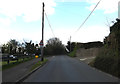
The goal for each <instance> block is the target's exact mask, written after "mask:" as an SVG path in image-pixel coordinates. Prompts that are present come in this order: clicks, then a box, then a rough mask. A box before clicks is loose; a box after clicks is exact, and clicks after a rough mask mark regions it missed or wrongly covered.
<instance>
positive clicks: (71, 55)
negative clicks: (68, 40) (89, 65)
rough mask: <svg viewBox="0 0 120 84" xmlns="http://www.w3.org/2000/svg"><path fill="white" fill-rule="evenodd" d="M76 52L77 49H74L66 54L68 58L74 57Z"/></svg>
mask: <svg viewBox="0 0 120 84" xmlns="http://www.w3.org/2000/svg"><path fill="white" fill-rule="evenodd" d="M76 50H77V47H75V48H74V50H73V51H72V52H70V53H69V54H68V56H70V57H76Z"/></svg>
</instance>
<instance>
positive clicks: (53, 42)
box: [44, 38, 65, 55]
mask: <svg viewBox="0 0 120 84" xmlns="http://www.w3.org/2000/svg"><path fill="white" fill-rule="evenodd" d="M64 53H65V47H64V45H63V44H62V42H61V41H60V40H59V38H51V39H49V40H48V41H47V45H46V46H45V48H44V54H45V55H59V54H64Z"/></svg>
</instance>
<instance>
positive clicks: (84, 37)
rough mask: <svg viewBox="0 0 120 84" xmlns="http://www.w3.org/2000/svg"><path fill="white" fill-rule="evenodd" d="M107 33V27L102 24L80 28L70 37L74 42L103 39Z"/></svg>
mask: <svg viewBox="0 0 120 84" xmlns="http://www.w3.org/2000/svg"><path fill="white" fill-rule="evenodd" d="M108 35H109V28H106V27H104V26H98V25H96V26H89V27H86V28H81V29H80V30H79V31H78V32H77V33H76V34H74V35H73V37H72V38H74V39H73V41H75V42H91V41H103V39H104V38H105V37H106V36H108Z"/></svg>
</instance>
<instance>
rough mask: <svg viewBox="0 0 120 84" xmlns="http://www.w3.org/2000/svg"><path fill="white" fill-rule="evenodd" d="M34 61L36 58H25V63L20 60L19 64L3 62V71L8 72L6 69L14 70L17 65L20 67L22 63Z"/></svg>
mask: <svg viewBox="0 0 120 84" xmlns="http://www.w3.org/2000/svg"><path fill="white" fill-rule="evenodd" d="M32 59H34V58H25V59H24V61H23V60H21V59H20V60H18V62H16V61H10V63H9V64H6V63H5V62H4V61H3V62H2V71H3V70H6V69H9V68H12V67H15V66H17V65H19V64H21V63H24V62H27V61H30V60H32Z"/></svg>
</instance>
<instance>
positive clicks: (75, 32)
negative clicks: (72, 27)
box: [75, 0, 101, 33]
mask: <svg viewBox="0 0 120 84" xmlns="http://www.w3.org/2000/svg"><path fill="white" fill-rule="evenodd" d="M100 1H101V0H100ZM100 1H99V2H98V3H97V4H96V6H95V7H94V9H93V10H92V11H91V13H90V14H89V15H88V17H87V18H86V19H85V21H84V22H83V23H82V24H81V25H80V27H79V28H78V29H77V30H76V31H75V33H76V32H77V31H79V29H80V28H81V27H82V26H83V25H84V24H85V22H86V21H87V20H88V18H89V17H90V16H91V14H92V13H93V12H94V10H95V9H96V7H97V6H98V4H99V3H100Z"/></svg>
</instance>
